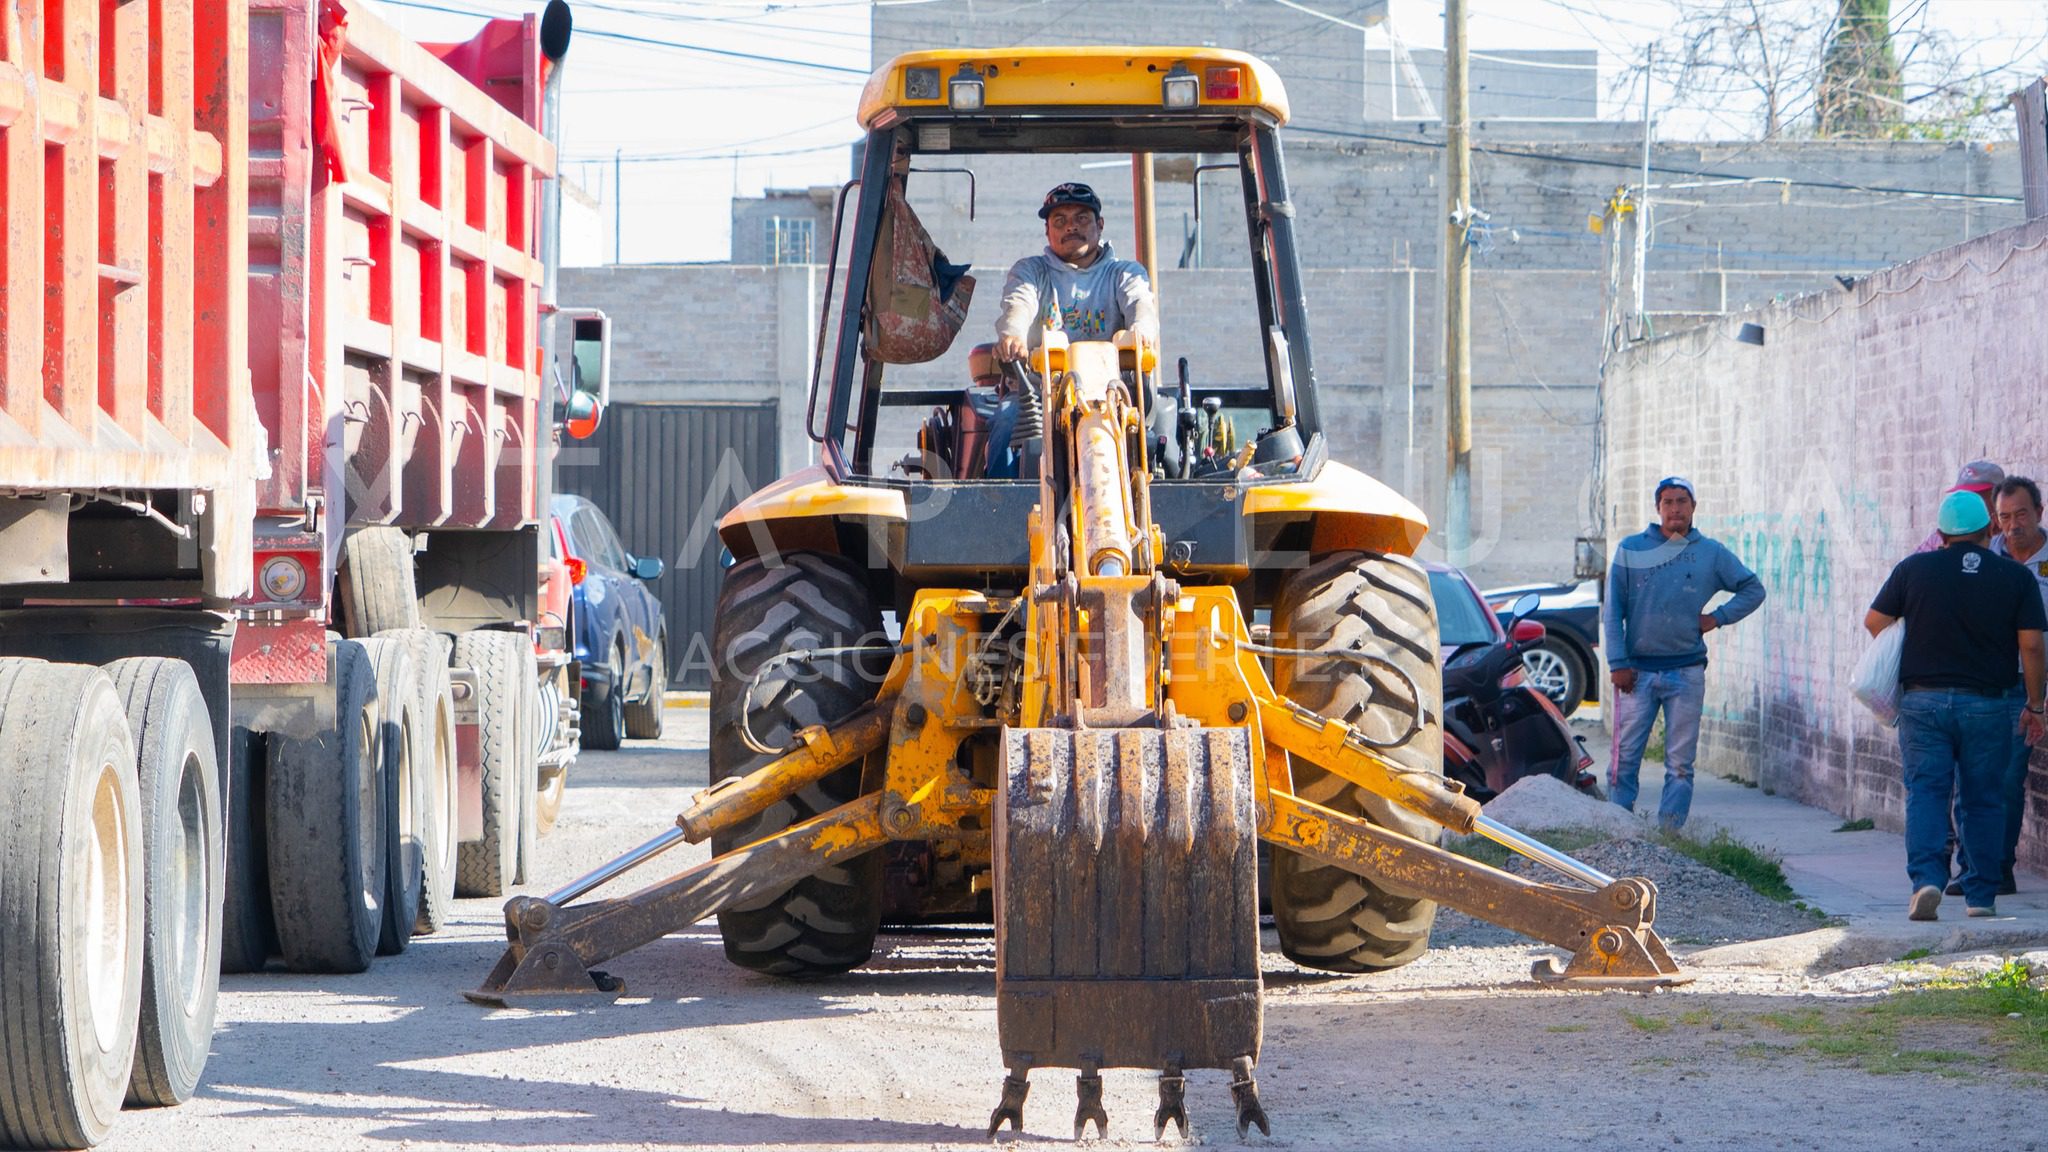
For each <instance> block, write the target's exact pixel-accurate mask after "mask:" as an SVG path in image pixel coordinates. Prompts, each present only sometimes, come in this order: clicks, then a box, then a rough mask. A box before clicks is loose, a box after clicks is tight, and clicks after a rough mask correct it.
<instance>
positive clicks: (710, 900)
mask: <svg viewBox="0 0 2048 1152" xmlns="http://www.w3.org/2000/svg"><path fill="white" fill-rule="evenodd" d="M887 840H888V835H887V834H886V833H884V832H883V831H882V821H881V795H880V793H870V794H868V795H866V796H863V797H861V798H860V799H858V800H854V801H852V802H850V803H847V804H842V805H840V806H839V807H837V808H834V809H833V810H832V811H830V812H826V813H824V814H822V815H819V816H815V817H813V818H811V819H809V820H806V821H804V822H803V823H801V824H796V825H793V826H791V827H789V828H785V829H783V830H782V831H781V832H778V833H777V834H775V835H773V836H770V837H768V838H767V839H764V840H757V841H755V842H754V843H752V844H749V845H747V846H746V847H744V848H738V849H734V850H733V851H731V852H727V853H726V854H724V855H723V856H715V857H713V858H711V859H710V860H707V861H705V862H704V863H702V864H699V865H697V866H696V867H695V868H692V869H690V870H689V871H687V872H683V873H680V874H679V875H677V876H675V877H673V878H671V879H669V880H666V881H663V882H662V883H660V884H656V885H654V886H653V887H650V888H645V889H642V890H641V891H639V892H635V893H634V894H632V895H631V896H627V897H623V898H621V899H617V900H599V901H595V902H592V903H590V904H583V905H577V906H574V907H568V908H564V907H561V906H559V905H556V904H553V903H550V902H549V901H546V900H540V899H535V898H533V897H530V896H519V897H515V898H513V899H512V900H509V901H507V902H506V904H505V934H506V936H507V937H508V938H509V939H510V940H511V942H512V943H511V946H510V947H508V948H506V950H505V954H504V955H503V956H502V957H500V958H499V960H498V964H497V967H495V968H493V969H491V974H490V975H489V976H488V977H486V978H485V979H484V984H483V987H481V988H479V989H477V990H476V991H474V992H465V993H463V995H465V996H467V997H468V998H469V999H470V1000H472V1001H474V1002H475V1003H478V1004H483V1005H487V1006H490V1007H494V1008H505V1007H509V1006H511V1005H512V1004H514V1003H526V1002H531V1001H532V1000H534V999H536V998H556V999H558V998H560V997H563V996H565V995H579V994H580V995H585V996H587V995H588V994H590V993H592V992H598V993H603V994H607V995H610V996H616V995H618V994H619V993H620V992H623V991H624V990H625V985H624V983H623V982H621V981H617V980H613V979H611V978H609V977H606V976H604V975H603V974H602V973H594V972H592V971H591V970H590V968H591V965H593V964H598V963H601V962H603V961H605V960H609V959H611V958H612V957H614V956H617V955H619V954H621V953H624V952H630V951H632V950H633V949H635V948H638V947H640V946H641V945H643V944H648V943H651V942H653V941H655V940H659V939H661V938H662V937H663V936H666V935H668V934H669V933H670V932H674V931H676V930H678V929H681V928H687V927H689V926H690V925H692V924H695V923H696V922H697V921H699V920H702V919H703V918H704V917H706V916H709V915H711V914H712V913H714V912H717V911H718V910H719V909H721V908H727V907H731V906H732V905H735V904H741V903H744V902H746V901H748V900H751V899H754V898H756V897H758V896H762V895H764V894H767V893H772V892H778V891H781V890H782V889H785V888H787V887H789V886H790V885H791V884H794V883H796V882H797V881H798V880H801V879H803V878H804V877H805V876H808V875H810V874H811V873H813V872H816V871H817V870H818V869H820V868H823V867H825V866H827V865H829V864H834V863H837V862H838V861H841V860H846V859H851V858H852V857H855V856H858V855H860V854H861V853H863V852H867V851H870V850H872V849H874V848H878V847H880V846H881V845H882V844H884V843H886V842H887Z"/></svg>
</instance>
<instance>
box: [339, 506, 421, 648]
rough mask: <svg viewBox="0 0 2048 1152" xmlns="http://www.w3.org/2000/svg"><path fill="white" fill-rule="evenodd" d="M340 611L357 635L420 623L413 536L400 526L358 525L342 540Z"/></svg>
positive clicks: (410, 626)
mask: <svg viewBox="0 0 2048 1152" xmlns="http://www.w3.org/2000/svg"><path fill="white" fill-rule="evenodd" d="M338 583H339V584H340V592H341V615H342V620H343V621H344V622H345V623H346V625H347V634H348V635H349V636H350V637H352V638H355V639H364V638H367V637H371V636H375V635H376V634H377V633H379V632H390V631H393V630H396V629H404V628H417V627H419V626H420V599H419V580H418V577H417V576H416V575H415V574H414V572H413V551H412V537H410V536H408V535H406V534H405V532H404V531H403V530H401V529H398V528H358V529H356V530H355V531H354V532H351V533H349V536H348V539H346V540H343V541H342V542H341V573H340V576H339V578H338Z"/></svg>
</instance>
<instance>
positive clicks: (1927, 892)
mask: <svg viewBox="0 0 2048 1152" xmlns="http://www.w3.org/2000/svg"><path fill="white" fill-rule="evenodd" d="M1939 907H1941V889H1939V888H1936V887H1935V886H1934V885H1932V884H1922V885H1921V886H1920V887H1918V888H1915V889H1913V899H1912V900H1911V901H1910V902H1908V903H1907V905H1906V919H1908V920H1938V919H1940V917H1939V916H1936V915H1935V913H1934V910H1935V909H1937V908H1939Z"/></svg>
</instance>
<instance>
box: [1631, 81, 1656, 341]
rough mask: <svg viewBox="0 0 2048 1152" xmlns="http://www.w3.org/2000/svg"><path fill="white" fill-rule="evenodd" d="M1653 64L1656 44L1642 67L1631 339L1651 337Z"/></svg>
mask: <svg viewBox="0 0 2048 1152" xmlns="http://www.w3.org/2000/svg"><path fill="white" fill-rule="evenodd" d="M1656 65H1657V45H1655V44H1654V43H1653V44H1651V45H1650V48H1649V56H1648V58H1647V60H1646V62H1645V63H1644V65H1643V185H1642V189H1641V191H1640V193H1639V194H1638V195H1637V197H1636V253H1635V256H1636V266H1635V268H1634V272H1635V281H1636V283H1635V289H1636V292H1635V304H1636V314H1635V325H1634V331H1632V332H1630V333H1629V338H1630V339H1632V340H1642V339H1647V338H1648V337H1649V335H1650V324H1649V321H1647V320H1645V319H1644V318H1643V317H1644V315H1645V308H1646V305H1645V303H1644V300H1645V299H1646V296H1645V292H1644V280H1645V278H1646V276H1647V274H1648V272H1649V260H1650V139H1651V130H1650V80H1651V78H1652V77H1653V76H1654V75H1655V70H1656Z"/></svg>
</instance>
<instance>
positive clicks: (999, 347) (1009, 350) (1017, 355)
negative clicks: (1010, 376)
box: [996, 336, 1030, 364]
mask: <svg viewBox="0 0 2048 1152" xmlns="http://www.w3.org/2000/svg"><path fill="white" fill-rule="evenodd" d="M1029 351H1030V350H1029V349H1027V348H1025V346H1024V341H1023V339H1022V338H1021V337H1017V336H998V337H996V359H998V360H1001V361H1002V362H1003V363H1005V364H1009V363H1013V362H1015V361H1018V360H1022V359H1024V357H1025V356H1026V355H1028V354H1029Z"/></svg>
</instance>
